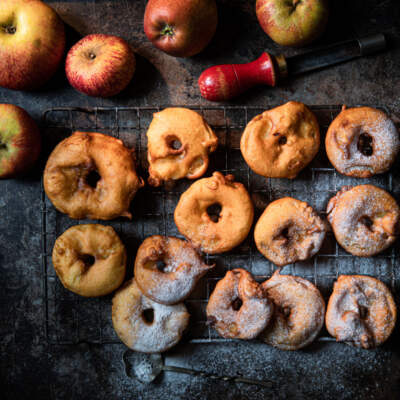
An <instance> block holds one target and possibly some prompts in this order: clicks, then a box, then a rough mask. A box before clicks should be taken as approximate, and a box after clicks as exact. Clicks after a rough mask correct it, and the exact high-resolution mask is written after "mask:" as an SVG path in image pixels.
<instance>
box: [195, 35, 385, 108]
mask: <svg viewBox="0 0 400 400" xmlns="http://www.w3.org/2000/svg"><path fill="white" fill-rule="evenodd" d="M386 47H387V44H386V38H385V35H384V34H382V33H377V34H374V35H370V36H366V37H363V38H359V39H350V40H346V41H344V42H339V43H334V44H331V45H329V46H324V47H320V48H316V49H314V50H311V51H309V52H306V53H303V54H298V55H295V56H293V57H289V58H285V57H284V56H282V55H280V56H271V55H270V54H268V53H263V54H262V55H261V57H260V58H259V59H257V60H255V61H253V62H251V63H248V64H232V65H217V66H215V67H211V68H209V69H207V70H205V71H204V72H203V73H202V74H201V75H200V78H199V86H200V92H201V95H202V96H203V97H204V98H206V99H207V100H211V101H223V100H229V99H231V98H233V97H235V96H237V95H239V94H240V93H242V92H244V91H245V90H247V89H250V88H251V87H253V86H255V85H260V84H261V85H269V86H275V85H276V82H277V80H278V79H279V78H282V77H285V76H286V75H288V73H290V75H300V74H304V73H307V72H311V71H316V70H319V69H321V68H325V67H329V66H332V65H337V64H340V63H343V62H346V61H349V60H353V59H355V58H359V57H363V56H366V55H369V54H374V53H377V52H379V51H381V50H385V49H386Z"/></svg>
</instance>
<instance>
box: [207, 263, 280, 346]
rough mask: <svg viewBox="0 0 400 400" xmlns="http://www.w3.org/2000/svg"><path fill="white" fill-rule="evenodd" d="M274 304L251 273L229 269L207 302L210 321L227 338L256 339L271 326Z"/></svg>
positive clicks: (239, 269)
mask: <svg viewBox="0 0 400 400" xmlns="http://www.w3.org/2000/svg"><path fill="white" fill-rule="evenodd" d="M272 313H273V305H272V303H271V302H270V301H269V300H268V298H267V297H266V296H265V295H264V293H263V291H262V290H261V287H260V285H259V284H258V283H257V282H256V281H255V280H254V279H253V277H252V276H251V274H250V273H249V272H247V271H246V270H244V269H241V268H237V269H234V270H232V271H228V272H227V273H226V275H225V277H224V278H223V279H221V280H220V281H219V282H218V283H217V286H216V287H215V289H214V291H213V292H212V294H211V296H210V299H209V301H208V304H207V322H208V324H210V325H211V326H212V327H213V328H215V329H216V331H217V332H218V333H219V334H220V335H221V336H222V337H224V338H232V339H254V338H256V337H257V336H258V335H259V334H260V333H261V332H262V331H263V329H264V328H265V327H266V326H267V324H268V322H269V320H270V318H271V316H272Z"/></svg>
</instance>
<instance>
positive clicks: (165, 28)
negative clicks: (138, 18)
mask: <svg viewBox="0 0 400 400" xmlns="http://www.w3.org/2000/svg"><path fill="white" fill-rule="evenodd" d="M217 23H218V12H217V6H216V3H215V0H150V1H149V2H148V3H147V6H146V11H145V14H144V31H145V33H146V36H147V37H148V39H149V40H150V41H151V42H152V43H153V44H154V46H156V47H158V48H159V49H160V50H162V51H164V52H165V53H168V54H170V55H172V56H175V57H190V56H193V55H195V54H197V53H200V52H201V51H202V50H203V49H204V48H205V47H206V46H207V45H208V43H209V42H210V40H211V39H212V37H213V36H214V33H215V30H216V29H217Z"/></svg>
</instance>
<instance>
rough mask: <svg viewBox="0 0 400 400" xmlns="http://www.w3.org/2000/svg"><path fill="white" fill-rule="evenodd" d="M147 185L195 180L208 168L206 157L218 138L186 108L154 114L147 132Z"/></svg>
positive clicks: (199, 118)
mask: <svg viewBox="0 0 400 400" xmlns="http://www.w3.org/2000/svg"><path fill="white" fill-rule="evenodd" d="M147 141H148V143H147V159H148V161H149V174H150V177H149V184H150V185H152V186H160V185H161V184H162V183H163V182H164V181H170V180H177V179H181V178H188V179H196V178H199V177H200V176H202V175H203V174H204V173H205V172H206V171H207V168H208V155H209V154H210V153H211V152H213V151H215V149H216V148H217V145H218V138H217V137H216V136H215V134H214V132H213V131H212V129H211V128H210V126H209V125H208V124H207V122H206V121H205V119H204V118H203V117H202V116H201V115H200V114H198V113H197V112H195V111H192V110H189V109H187V108H166V109H165V110H163V111H161V112H158V113H155V114H154V117H153V120H152V122H151V124H150V127H149V129H148V131H147Z"/></svg>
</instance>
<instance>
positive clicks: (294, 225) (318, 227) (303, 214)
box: [254, 197, 327, 267]
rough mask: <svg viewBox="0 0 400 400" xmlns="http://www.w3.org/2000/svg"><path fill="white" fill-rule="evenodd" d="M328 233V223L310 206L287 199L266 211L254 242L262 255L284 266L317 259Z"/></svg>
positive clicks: (276, 201)
mask: <svg viewBox="0 0 400 400" xmlns="http://www.w3.org/2000/svg"><path fill="white" fill-rule="evenodd" d="M326 230H327V225H326V223H325V222H324V221H323V220H322V219H321V218H320V217H319V216H318V214H317V213H316V212H315V211H314V210H313V209H312V208H311V207H310V206H309V205H308V204H307V203H305V202H303V201H300V200H296V199H293V198H291V197H285V198H283V199H279V200H275V201H273V202H272V203H270V204H269V205H268V207H267V208H266V209H265V210H264V212H263V214H262V215H261V217H260V219H259V220H258V221H257V224H256V227H255V229H254V240H255V242H256V246H257V248H258V250H259V251H260V253H262V254H263V255H264V256H265V257H266V258H268V259H269V260H270V261H272V262H273V263H274V264H276V265H278V266H280V267H282V266H284V265H287V264H292V263H294V262H296V261H299V260H306V259H308V258H310V257H312V256H314V255H315V254H316V253H317V252H318V251H319V249H320V248H321V246H322V243H323V241H324V238H325V233H326Z"/></svg>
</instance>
